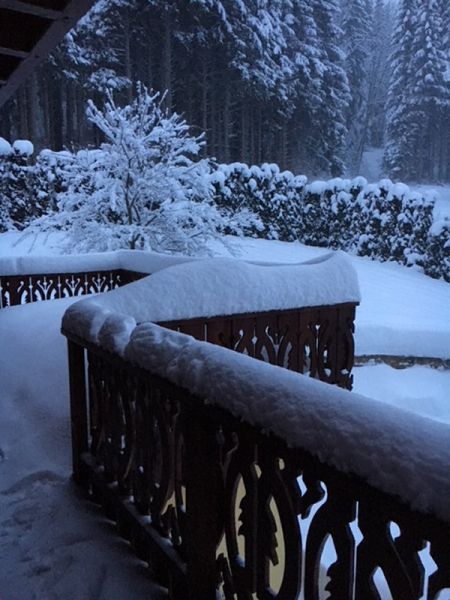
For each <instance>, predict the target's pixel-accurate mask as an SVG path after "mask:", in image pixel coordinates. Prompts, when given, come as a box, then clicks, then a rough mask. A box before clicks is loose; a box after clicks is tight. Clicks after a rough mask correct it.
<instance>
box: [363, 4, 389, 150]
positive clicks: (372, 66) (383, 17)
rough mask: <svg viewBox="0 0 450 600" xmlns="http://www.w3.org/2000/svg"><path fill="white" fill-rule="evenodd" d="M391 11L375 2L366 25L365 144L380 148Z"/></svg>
mask: <svg viewBox="0 0 450 600" xmlns="http://www.w3.org/2000/svg"><path fill="white" fill-rule="evenodd" d="M394 12H395V9H394V7H393V5H392V4H391V3H390V2H389V1H387V0H375V3H374V7H373V13H372V14H373V18H372V22H371V24H370V29H369V37H368V48H369V59H368V66H367V83H368V87H367V132H366V133H367V142H368V144H369V146H373V147H376V148H381V147H382V146H383V144H384V136H385V129H386V110H385V107H386V97H387V93H388V89H389V68H388V65H389V57H390V49H391V39H392V30H393V20H394V18H393V17H394Z"/></svg>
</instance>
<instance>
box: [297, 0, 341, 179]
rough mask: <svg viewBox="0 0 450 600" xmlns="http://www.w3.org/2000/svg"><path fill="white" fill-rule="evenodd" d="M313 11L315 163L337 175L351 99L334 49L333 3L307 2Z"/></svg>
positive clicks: (336, 30) (336, 36)
mask: <svg viewBox="0 0 450 600" xmlns="http://www.w3.org/2000/svg"><path fill="white" fill-rule="evenodd" d="M307 1H308V2H309V3H310V5H311V7H312V10H313V16H314V20H315V23H316V27H317V32H318V41H319V44H320V46H319V47H320V51H321V62H322V65H323V82H322V85H321V95H320V104H319V106H318V107H317V109H316V110H315V113H314V115H313V118H314V121H315V125H316V132H317V135H316V144H317V148H318V154H319V156H318V159H319V161H318V162H319V164H320V163H321V169H322V170H323V171H324V172H329V173H331V174H332V175H339V174H341V173H342V171H343V170H344V161H343V153H344V144H345V139H346V135H347V125H346V120H347V119H346V116H347V108H348V105H349V103H350V100H351V94H350V89H349V85H348V78H347V74H346V72H345V68H344V59H345V57H344V54H343V52H342V50H341V49H340V48H339V46H338V40H340V39H342V31H341V29H340V28H339V27H338V25H337V17H336V15H337V13H338V3H337V0H307Z"/></svg>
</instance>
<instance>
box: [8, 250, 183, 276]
mask: <svg viewBox="0 0 450 600" xmlns="http://www.w3.org/2000/svg"><path fill="white" fill-rule="evenodd" d="M192 260H195V259H193V258H192V257H185V256H170V255H168V254H158V253H156V252H141V251H138V250H118V251H116V252H98V253H92V254H64V255H61V256H33V255H29V256H11V257H2V258H0V276H2V275H3V276H13V275H40V274H42V273H48V274H51V273H80V272H83V271H108V270H114V269H126V270H129V271H137V272H139V273H154V272H155V271H158V270H159V269H163V268H165V267H169V266H172V265H175V264H178V263H184V262H189V261H192Z"/></svg>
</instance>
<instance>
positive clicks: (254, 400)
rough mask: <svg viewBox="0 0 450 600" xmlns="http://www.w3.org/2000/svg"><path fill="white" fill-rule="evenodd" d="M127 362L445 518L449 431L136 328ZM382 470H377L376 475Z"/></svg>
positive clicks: (153, 328) (180, 338) (172, 335)
mask: <svg viewBox="0 0 450 600" xmlns="http://www.w3.org/2000/svg"><path fill="white" fill-rule="evenodd" d="M125 357H126V358H127V359H128V360H130V361H132V362H134V363H135V364H137V365H139V366H141V367H143V368H146V369H148V370H149V371H151V372H153V373H156V374H158V375H160V376H162V377H165V378H167V379H169V380H170V381H171V382H173V383H175V384H176V385H179V386H181V387H184V388H186V389H188V390H190V391H191V392H192V393H193V394H195V395H197V396H199V397H200V398H204V399H206V400H207V401H208V402H211V403H214V404H218V405H220V406H223V407H224V408H226V409H227V410H230V411H231V412H232V413H233V414H234V415H235V416H237V417H240V418H242V419H244V420H245V421H247V422H249V423H251V424H254V425H257V426H258V427H261V428H263V429H264V430H267V431H271V432H273V433H275V434H277V435H278V436H280V437H281V438H283V439H284V440H286V441H287V443H288V444H289V445H291V446H294V447H300V448H305V449H307V450H308V451H310V452H311V453H313V454H314V455H316V456H317V457H318V458H320V460H322V461H325V462H327V463H330V464H333V465H334V466H336V467H337V468H338V469H340V470H342V471H345V472H350V473H354V474H357V475H359V476H361V477H363V478H365V479H367V481H369V482H370V483H371V484H372V485H374V486H375V487H378V488H379V489H381V490H384V491H386V492H391V493H394V494H397V495H398V496H400V497H401V498H403V500H405V501H406V502H408V503H409V504H410V505H411V506H412V507H414V508H416V509H419V510H423V511H431V512H434V513H435V514H437V515H438V516H440V517H441V518H442V519H450V504H449V502H448V497H449V494H450V478H449V476H448V474H449V472H450V427H449V426H448V425H446V424H443V423H439V422H437V421H435V420H432V419H429V418H424V417H421V416H419V415H416V414H414V413H412V412H409V411H405V410H402V409H400V408H397V407H393V406H391V407H389V410H387V407H386V404H384V403H382V402H379V401H376V400H373V399H370V398H366V397H364V396H360V395H359V394H355V393H351V392H348V391H346V390H341V389H339V388H337V387H335V386H330V385H327V384H325V383H323V382H320V381H316V380H314V379H311V378H309V377H304V376H302V375H299V374H297V373H293V372H291V371H287V370H285V369H283V368H281V367H276V366H273V365H270V364H268V363H263V362H261V361H256V360H255V359H253V358H250V357H248V356H246V355H243V354H240V353H237V352H233V351H232V350H228V349H226V348H221V347H218V346H213V345H212V344H208V343H206V342H198V341H196V340H194V339H193V338H191V337H190V336H186V335H184V334H180V333H177V332H173V331H170V330H166V329H163V328H161V327H158V326H157V325H154V324H152V323H143V324H141V325H138V326H137V327H136V329H135V330H134V331H133V333H132V336H131V339H130V342H129V344H128V346H127V347H126V349H125ZM380 465H382V468H380Z"/></svg>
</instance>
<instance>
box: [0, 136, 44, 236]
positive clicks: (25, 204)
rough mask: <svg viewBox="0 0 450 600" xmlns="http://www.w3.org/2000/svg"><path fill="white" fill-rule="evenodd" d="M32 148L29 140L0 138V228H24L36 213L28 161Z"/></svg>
mask: <svg viewBox="0 0 450 600" xmlns="http://www.w3.org/2000/svg"><path fill="white" fill-rule="evenodd" d="M33 151H34V149H33V145H32V144H31V142H29V141H28V140H16V141H15V142H14V144H13V145H12V146H11V145H10V144H9V142H7V141H6V140H5V139H3V138H0V232H1V231H7V230H9V229H19V230H20V229H23V228H24V227H26V226H27V225H28V223H29V221H30V219H31V218H33V217H34V216H36V215H37V214H39V203H38V198H35V197H34V189H33V168H32V167H30V166H29V164H28V161H29V158H30V157H31V155H32V154H33Z"/></svg>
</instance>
